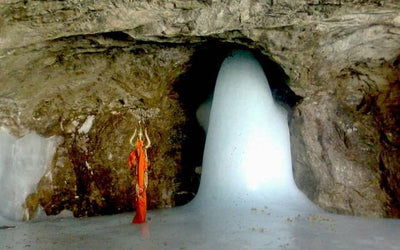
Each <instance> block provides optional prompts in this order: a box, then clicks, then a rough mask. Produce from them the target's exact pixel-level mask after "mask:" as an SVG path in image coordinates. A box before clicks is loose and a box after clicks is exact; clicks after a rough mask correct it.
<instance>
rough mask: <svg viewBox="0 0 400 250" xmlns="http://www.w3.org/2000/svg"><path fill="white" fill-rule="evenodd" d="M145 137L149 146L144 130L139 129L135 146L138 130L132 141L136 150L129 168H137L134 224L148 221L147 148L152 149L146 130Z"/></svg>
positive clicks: (130, 159)
mask: <svg viewBox="0 0 400 250" xmlns="http://www.w3.org/2000/svg"><path fill="white" fill-rule="evenodd" d="M145 135H146V140H147V145H146V146H144V141H143V139H142V137H143V133H142V129H141V128H140V129H139V134H138V139H137V141H136V143H135V144H133V139H134V138H135V136H136V130H135V132H134V134H133V136H132V137H131V139H130V143H131V145H132V146H133V147H134V150H133V151H132V152H131V154H130V155H129V161H128V165H129V168H130V169H132V168H134V167H135V168H136V174H135V179H136V214H135V217H134V218H133V220H132V223H143V222H145V221H146V210H147V199H146V189H147V184H148V175H147V168H148V159H147V152H146V150H147V148H149V147H150V139H149V136H148V135H147V130H146V129H145Z"/></svg>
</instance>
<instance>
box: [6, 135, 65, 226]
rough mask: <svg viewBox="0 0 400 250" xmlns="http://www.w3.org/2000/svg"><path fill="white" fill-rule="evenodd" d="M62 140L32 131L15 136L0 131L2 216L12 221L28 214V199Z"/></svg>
mask: <svg viewBox="0 0 400 250" xmlns="http://www.w3.org/2000/svg"><path fill="white" fill-rule="evenodd" d="M59 142H60V139H59V138H58V137H50V138H43V137H41V136H39V135H37V134H36V133H30V134H28V135H25V136H24V137H22V138H16V137H14V136H12V135H10V134H8V133H7V131H6V130H5V129H2V130H0V148H1V151H0V216H3V217H6V218H8V219H13V220H22V219H23V217H24V215H25V217H26V216H27V214H26V212H27V211H26V210H25V209H24V208H23V204H24V202H25V199H26V198H27V196H28V195H29V194H31V193H33V192H34V191H35V189H36V185H37V183H38V182H39V181H40V179H41V178H42V176H43V175H44V173H45V171H46V168H47V165H48V164H49V162H50V161H51V160H52V158H53V155H54V152H55V149H56V146H57V144H58V143H59ZM26 218H27V217H26Z"/></svg>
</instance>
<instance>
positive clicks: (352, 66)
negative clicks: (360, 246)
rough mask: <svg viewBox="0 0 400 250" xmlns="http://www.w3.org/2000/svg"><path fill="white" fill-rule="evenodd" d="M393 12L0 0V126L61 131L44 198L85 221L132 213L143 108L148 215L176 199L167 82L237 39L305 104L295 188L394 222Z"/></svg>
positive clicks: (177, 153) (311, 0) (397, 199)
mask: <svg viewBox="0 0 400 250" xmlns="http://www.w3.org/2000/svg"><path fill="white" fill-rule="evenodd" d="M399 13H400V4H399V3H398V2H397V1H396V0H387V1H384V0H381V1H376V0H362V1H361V0H342V1H339V0H332V1H316V0H303V1H294V0H276V1H275V0H274V1H257V0H226V1H215V0H213V1H179V0H173V1H163V0H158V1H156V0H153V1H151V0H148V1H144V0H143V1H122V0H121V1H115V0H103V1H76V0H71V1H15V0H6V1H2V3H0V16H1V18H0V59H1V60H0V68H1V69H2V70H1V71H0V84H1V89H0V118H1V120H0V125H1V126H5V127H7V128H9V130H10V131H11V132H13V133H14V134H15V135H23V134H26V133H27V132H28V131H31V130H35V131H37V132H38V133H40V134H41V135H43V136H50V135H59V136H63V137H64V143H63V144H62V145H61V146H60V147H59V148H58V150H57V153H56V156H55V159H54V167H53V171H54V173H53V176H54V179H53V182H54V183H53V184H52V185H55V186H56V187H57V188H54V190H50V189H49V188H48V185H50V183H49V182H48V181H46V180H44V179H43V180H42V181H41V182H40V183H39V185H38V193H39V194H41V195H40V196H41V197H42V198H40V199H39V200H40V203H41V204H42V206H43V207H44V209H45V211H46V212H47V213H58V212H59V211H61V210H63V209H64V208H67V209H71V210H73V211H74V213H75V215H86V214H87V215H92V214H98V213H108V212H116V211H119V210H129V209H132V200H133V197H132V195H131V194H132V192H133V189H132V187H133V185H132V183H131V182H132V179H131V178H130V175H129V171H128V169H127V168H126V155H127V153H128V152H129V145H128V144H127V143H126V142H127V138H128V137H129V134H130V133H131V132H132V129H133V128H134V126H135V124H137V121H138V119H139V116H140V113H141V112H140V110H141V109H142V110H145V111H146V112H145V114H146V116H148V123H147V124H148V126H149V132H150V136H151V137H152V138H153V140H154V145H153V147H152V149H151V151H150V154H151V157H152V159H153V162H152V163H151V165H152V171H153V172H152V174H151V178H150V179H152V180H153V182H154V183H153V185H150V186H151V187H152V188H151V190H149V193H150V196H151V199H150V200H151V201H152V202H153V204H152V207H157V206H170V205H173V204H174V201H173V193H174V192H175V191H176V185H177V183H174V179H175V177H176V174H177V173H178V172H179V171H178V169H179V168H180V167H181V163H180V157H181V147H182V142H183V138H184V137H185V134H184V129H183V127H184V126H185V123H186V122H188V121H187V116H186V114H185V111H184V107H183V106H182V104H181V103H180V102H179V98H178V96H177V92H176V91H175V90H174V89H173V87H172V85H173V84H174V83H176V82H177V81H178V80H179V76H181V75H182V74H184V73H186V72H187V70H188V69H189V68H190V65H191V61H190V60H191V55H193V53H194V52H195V50H196V49H197V48H199V47H203V49H204V47H207V46H209V43H210V42H216V41H218V42H229V43H231V44H232V43H233V44H240V45H243V46H245V47H248V48H251V49H254V50H256V51H259V52H261V53H263V54H264V55H265V56H268V57H270V58H271V59H272V60H273V61H275V62H276V63H278V64H279V65H280V66H281V67H282V68H283V70H284V72H285V73H286V75H287V76H288V77H289V79H290V81H288V82H287V84H288V85H289V86H290V87H291V89H292V90H293V91H294V92H295V93H296V94H297V95H298V96H301V97H302V98H303V101H302V102H301V103H300V104H298V105H297V106H296V107H295V108H294V110H293V112H292V117H291V123H290V129H291V137H292V154H293V165H294V173H295V179H296V182H297V184H298V186H299V187H300V188H301V189H302V190H303V191H304V192H305V193H306V194H307V195H308V196H309V197H310V198H311V199H312V200H313V201H314V202H316V203H317V204H319V205H320V206H322V207H323V208H325V209H327V210H329V211H335V212H339V213H346V214H355V215H363V216H385V217H391V216H397V217H399V216H400V188H399V186H398V185H399V184H398V183H399V181H400V170H399V166H400V159H399V155H400V154H399V147H400V146H399V145H400V135H399V127H400V126H399V124H400V118H399V115H398V114H399V106H400V103H399V99H400V98H399V84H400V76H399V71H400V70H399V61H400V59H399V55H400V43H399V42H398V41H400V14H399ZM282 84H285V83H284V82H282ZM296 102H297V101H296ZM130 108H132V109H130ZM139 108H141V109H139ZM129 110H132V111H129ZM90 116H93V117H94V118H93V124H92V126H91V128H90V130H88V133H79V130H80V129H81V127H82V124H84V122H85V121H86V120H87V119H88V117H90ZM83 130H84V129H81V131H83ZM88 166H90V167H88ZM91 171H93V174H92V173H91Z"/></svg>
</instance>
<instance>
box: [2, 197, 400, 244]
mask: <svg viewBox="0 0 400 250" xmlns="http://www.w3.org/2000/svg"><path fill="white" fill-rule="evenodd" d="M207 211H208V212H206V211H205V210H204V209H203V210H200V209H196V207H195V204H190V203H189V205H186V206H183V207H178V208H172V209H161V210H153V211H149V213H148V217H147V218H148V222H147V223H144V224H140V225H134V224H131V223H130V222H131V220H132V217H133V213H124V214H118V215H112V216H100V217H91V218H79V219H78V218H60V217H54V218H51V217H48V218H46V219H39V220H35V221H31V222H25V223H22V222H10V221H6V220H0V226H1V227H0V249H83V248H84V249H399V245H400V237H399V236H400V220H392V219H373V218H359V217H352V216H341V215H334V214H328V213H325V212H317V213H305V212H301V211H295V210H289V209H288V208H287V207H285V206H282V207H267V206H263V207H259V206H255V207H247V208H246V207H240V208H235V207H226V208H223V209H216V210H213V209H210V210H207Z"/></svg>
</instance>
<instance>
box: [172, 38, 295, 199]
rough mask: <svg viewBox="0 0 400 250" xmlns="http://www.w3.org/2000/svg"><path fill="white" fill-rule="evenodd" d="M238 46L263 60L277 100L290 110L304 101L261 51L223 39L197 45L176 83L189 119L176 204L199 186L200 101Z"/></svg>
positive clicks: (208, 95)
mask: <svg viewBox="0 0 400 250" xmlns="http://www.w3.org/2000/svg"><path fill="white" fill-rule="evenodd" d="M238 49H243V50H250V51H251V52H252V53H253V55H254V56H255V57H256V59H257V60H258V61H259V62H260V64H261V65H262V67H263V70H264V73H265V75H266V76H267V79H268V82H269V85H270V88H271V92H272V94H273V97H274V99H275V101H276V102H278V103H279V104H281V105H282V106H283V107H285V108H286V109H287V110H291V109H292V108H293V107H294V106H295V105H296V104H298V103H299V102H300V101H301V100H302V97H301V96H298V95H296V94H295V93H294V92H293V91H292V90H291V89H290V88H289V86H288V85H287V84H288V82H289V80H290V79H289V77H288V76H287V75H286V73H285V72H284V70H283V69H282V68H281V67H280V66H279V65H278V64H277V63H276V62H274V61H273V60H271V59H270V58H269V57H268V56H266V55H264V54H262V53H261V52H259V51H258V50H256V49H249V48H248V47H246V46H243V45H239V44H234V43H222V42H209V43H207V44H200V45H196V48H195V53H194V54H193V56H192V57H191V60H190V66H189V70H188V71H187V72H186V73H185V74H183V75H181V76H180V78H179V79H178V80H177V82H176V83H175V85H174V89H175V91H176V92H177V93H178V94H179V100H180V102H181V105H182V107H183V109H184V112H185V115H186V118H187V122H186V125H185V127H184V128H183V130H184V133H183V134H185V138H184V141H183V147H182V166H183V168H182V171H181V172H180V174H179V175H178V176H177V182H178V183H181V184H180V186H179V187H178V190H177V192H176V194H175V203H176V205H177V206H179V205H184V204H186V203H188V202H189V201H190V200H192V199H193V198H194V196H195V195H196V193H197V191H198V188H199V185H200V178H201V166H202V160H203V151H204V146H205V141H206V132H205V131H204V129H203V128H202V127H201V125H200V124H199V121H198V120H197V118H196V111H197V110H198V108H199V106H200V105H201V104H203V103H204V102H205V101H207V100H208V99H210V98H212V94H213V91H214V87H215V83H216V80H217V76H218V72H219V70H220V67H221V64H222V62H223V61H224V59H225V58H226V57H228V56H229V55H230V54H231V53H232V51H233V50H238ZM199 170H200V171H199Z"/></svg>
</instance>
